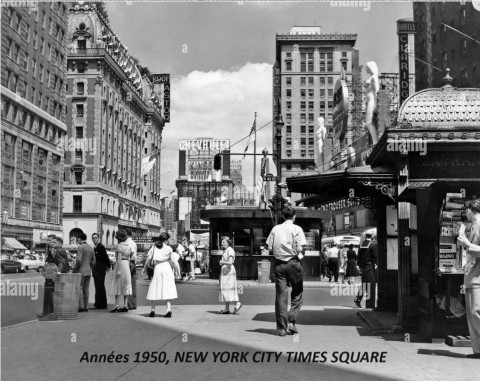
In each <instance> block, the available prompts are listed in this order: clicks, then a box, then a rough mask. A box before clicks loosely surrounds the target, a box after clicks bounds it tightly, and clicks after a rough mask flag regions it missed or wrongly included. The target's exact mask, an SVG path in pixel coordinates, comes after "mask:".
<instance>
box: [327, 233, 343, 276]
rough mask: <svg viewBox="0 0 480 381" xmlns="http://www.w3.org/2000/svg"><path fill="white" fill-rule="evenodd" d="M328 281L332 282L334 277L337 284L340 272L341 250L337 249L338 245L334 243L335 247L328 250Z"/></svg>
mask: <svg viewBox="0 0 480 381" xmlns="http://www.w3.org/2000/svg"><path fill="white" fill-rule="evenodd" d="M327 255H328V281H329V282H331V281H332V276H333V277H334V280H335V282H338V276H339V271H340V257H339V255H340V250H338V248H337V243H336V242H334V243H333V247H331V248H330V249H328V251H327Z"/></svg>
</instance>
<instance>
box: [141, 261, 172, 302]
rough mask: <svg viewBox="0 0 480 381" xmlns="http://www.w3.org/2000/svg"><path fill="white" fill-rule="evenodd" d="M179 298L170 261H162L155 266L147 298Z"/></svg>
mask: <svg viewBox="0 0 480 381" xmlns="http://www.w3.org/2000/svg"><path fill="white" fill-rule="evenodd" d="M172 299H177V287H176V286H175V277H174V276H173V270H172V266H171V265H170V262H161V263H158V264H157V265H156V266H155V270H154V273H153V278H152V282H151V283H150V287H149V288H148V293H147V300H172Z"/></svg>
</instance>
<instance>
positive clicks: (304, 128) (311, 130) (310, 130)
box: [285, 126, 315, 134]
mask: <svg viewBox="0 0 480 381" xmlns="http://www.w3.org/2000/svg"><path fill="white" fill-rule="evenodd" d="M285 128H286V133H287V134H291V133H292V126H285ZM314 132H315V127H314V126H308V133H309V134H313V133H314ZM300 133H301V134H306V133H307V126H300Z"/></svg>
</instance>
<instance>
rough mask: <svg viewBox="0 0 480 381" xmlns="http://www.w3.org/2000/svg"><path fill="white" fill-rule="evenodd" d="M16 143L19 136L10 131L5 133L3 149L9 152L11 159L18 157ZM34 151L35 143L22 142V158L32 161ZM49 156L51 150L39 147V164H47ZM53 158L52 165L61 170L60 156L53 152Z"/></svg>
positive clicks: (6, 152)
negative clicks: (11, 133)
mask: <svg viewBox="0 0 480 381" xmlns="http://www.w3.org/2000/svg"><path fill="white" fill-rule="evenodd" d="M16 143H17V138H16V137H15V136H13V135H10V134H8V133H6V132H5V133H4V134H3V144H2V150H3V152H4V153H5V154H7V155H8V156H9V157H10V159H15V157H16ZM33 152H34V146H33V144H31V143H29V142H27V141H25V140H24V141H23V142H22V159H24V160H25V161H27V162H31V160H32V154H33ZM48 156H49V152H48V151H47V150H45V149H43V148H41V147H38V148H37V156H36V158H37V160H38V164H39V165H42V166H46V165H47V162H48ZM51 158H52V167H53V169H54V170H60V159H61V158H60V156H58V155H55V154H53V153H52V154H51Z"/></svg>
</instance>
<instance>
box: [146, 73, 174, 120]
mask: <svg viewBox="0 0 480 381" xmlns="http://www.w3.org/2000/svg"><path fill="white" fill-rule="evenodd" d="M149 80H150V82H152V83H153V89H154V92H155V93H157V94H163V120H164V121H165V123H170V74H151V75H150V76H149Z"/></svg>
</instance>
